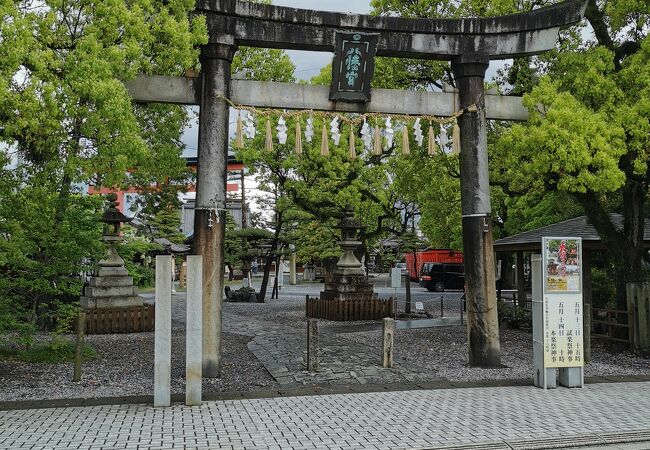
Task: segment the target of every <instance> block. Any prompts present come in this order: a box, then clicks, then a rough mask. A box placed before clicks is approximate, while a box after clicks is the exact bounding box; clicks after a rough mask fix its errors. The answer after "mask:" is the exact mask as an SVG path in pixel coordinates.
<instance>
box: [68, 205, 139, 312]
mask: <svg viewBox="0 0 650 450" xmlns="http://www.w3.org/2000/svg"><path fill="white" fill-rule="evenodd" d="M106 199H107V200H108V202H109V204H108V208H106V211H104V214H103V216H102V222H104V224H105V225H104V234H103V235H102V241H103V242H105V243H106V253H105V254H104V257H103V258H102V259H101V260H100V261H99V267H98V269H97V272H96V273H95V274H94V275H93V276H92V278H91V279H90V286H86V287H85V288H84V295H83V296H82V297H81V306H82V307H83V308H85V309H103V308H128V307H136V306H142V305H143V302H142V298H141V297H139V296H138V288H137V287H135V286H134V285H133V278H132V277H130V276H129V272H128V271H127V270H126V267H124V260H123V259H122V258H121V257H120V255H119V254H118V253H117V245H118V244H119V243H120V242H122V241H123V240H124V237H123V236H122V235H121V233H120V228H121V226H122V222H126V223H128V222H130V221H131V220H132V219H130V218H128V217H126V216H125V215H124V214H122V213H121V212H120V210H119V209H117V206H118V205H119V203H118V202H117V195H115V194H108V195H107V196H106Z"/></svg>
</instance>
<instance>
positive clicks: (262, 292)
mask: <svg viewBox="0 0 650 450" xmlns="http://www.w3.org/2000/svg"><path fill="white" fill-rule="evenodd" d="M272 258H273V256H272V255H268V256H267V257H266V263H264V275H263V276H262V286H260V292H259V293H258V294H257V303H264V298H265V297H266V288H267V286H268V284H269V273H270V272H271V260H272Z"/></svg>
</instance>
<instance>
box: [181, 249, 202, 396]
mask: <svg viewBox="0 0 650 450" xmlns="http://www.w3.org/2000/svg"><path fill="white" fill-rule="evenodd" d="M202 275H203V258H202V257H201V256H188V257H187V306H186V308H187V320H186V327H185V329H186V336H185V404H186V405H188V406H197V405H200V404H201V384H202V382H203V373H202V372H203V369H202V365H203V345H202V344H203V342H202V341H203V339H202V336H203V323H202V320H203V318H202V316H203V303H202V298H203V289H202V288H203V280H202V279H203V276H202Z"/></svg>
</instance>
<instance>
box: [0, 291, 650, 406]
mask: <svg viewBox="0 0 650 450" xmlns="http://www.w3.org/2000/svg"><path fill="white" fill-rule="evenodd" d="M179 301H182V299H180V300H179ZM177 307H179V308H181V309H180V310H179V311H178V312H176V314H177V319H175V321H174V327H173V336H172V392H173V393H183V392H184V372H185V370H184V358H185V345H184V342H185V339H184V332H183V324H182V321H181V320H178V317H182V316H183V314H182V313H183V312H184V311H183V310H182V308H183V307H184V305H182V304H181V305H177ZM224 314H225V315H224V317H225V318H227V320H234V323H231V324H230V325H231V326H230V328H229V330H230V331H234V333H233V332H230V333H224V335H223V355H222V356H223V360H222V378H221V379H214V380H212V379H210V380H204V387H203V388H204V391H205V392H222V391H248V390H267V389H273V388H277V387H278V384H277V383H276V382H275V380H274V379H273V378H272V377H271V376H270V375H269V373H268V372H267V370H266V369H265V368H264V367H263V366H262V364H261V363H260V362H259V361H258V360H257V358H255V356H254V355H253V354H252V353H251V352H250V351H249V350H248V347H247V344H248V342H249V341H250V340H251V339H252V337H251V336H246V334H249V335H250V334H252V333H253V332H254V331H252V330H253V329H252V328H250V327H247V326H246V322H245V320H246V319H247V318H250V319H254V320H255V322H257V323H260V322H265V323H269V324H274V325H282V326H286V327H290V328H294V329H299V330H305V329H306V324H305V317H304V296H295V295H294V296H287V297H286V298H284V299H282V300H268V299H267V303H264V304H257V303H255V304H248V303H225V304H224ZM369 323H373V324H375V325H376V324H377V322H356V323H347V324H346V323H341V322H330V321H321V325H320V326H321V330H322V332H325V333H332V334H334V333H338V334H336V336H337V337H338V338H339V339H341V340H342V344H344V345H349V342H357V343H360V344H365V345H368V346H372V347H374V348H377V349H379V348H380V345H381V332H380V326H377V327H376V329H372V330H371V331H362V330H368V328H369V327H368V324H369ZM355 328H356V329H358V330H359V331H356V332H350V331H353V329H355ZM235 333H237V334H235ZM87 342H88V343H89V344H90V345H91V346H92V347H93V348H94V349H95V351H96V352H97V357H96V358H94V359H92V360H88V361H87V362H86V363H85V364H84V371H83V379H82V381H81V382H79V383H73V382H72V381H71V378H72V363H66V364H33V363H23V362H19V361H0V401H3V400H5V401H6V400H28V399H45V398H50V399H53V398H80V397H83V398H94V397H109V396H111V397H112V396H123V395H151V393H152V392H153V347H154V345H153V333H140V334H123V335H94V336H88V337H87ZM501 351H502V362H503V364H504V367H502V368H499V369H479V368H470V367H468V366H467V331H466V328H465V327H461V326H453V327H443V328H429V329H413V330H400V331H397V332H396V335H395V352H396V353H395V355H396V357H397V358H399V359H401V360H403V361H405V362H406V363H408V364H409V365H410V366H411V367H417V368H419V369H422V370H424V371H431V372H432V374H434V375H435V376H438V377H443V378H446V379H449V380H453V381H472V380H486V379H514V378H532V372H533V369H532V364H531V363H532V336H531V334H530V333H527V332H523V331H515V330H505V329H502V330H501ZM592 354H593V361H592V363H591V364H590V365H588V366H587V367H586V369H585V375H586V376H607V375H650V359H647V358H645V359H644V358H636V357H634V356H633V355H632V354H630V353H627V352H624V353H618V354H613V353H611V352H609V351H607V350H605V349H603V348H602V347H599V346H594V348H593V351H592Z"/></svg>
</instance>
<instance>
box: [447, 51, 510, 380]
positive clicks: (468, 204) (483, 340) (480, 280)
mask: <svg viewBox="0 0 650 450" xmlns="http://www.w3.org/2000/svg"><path fill="white" fill-rule="evenodd" d="M489 63H490V60H489V57H488V56H482V55H477V54H466V55H462V56H458V57H456V58H455V59H453V60H452V69H453V72H454V78H455V79H456V84H457V87H458V91H459V97H460V108H461V109H463V110H464V113H463V115H461V116H460V117H459V119H458V125H459V126H460V134H461V150H460V173H461V182H460V189H461V192H460V193H461V209H462V214H463V219H462V220H463V252H464V254H465V261H466V262H470V263H469V264H465V282H466V284H467V290H466V301H467V324H468V326H467V331H468V334H469V336H468V342H469V346H470V351H469V355H470V361H469V363H470V365H472V366H482V367H498V366H499V365H501V349H500V345H499V321H498V317H497V299H496V286H495V283H496V280H495V274H494V270H495V267H494V250H493V248H492V221H491V217H490V215H491V212H492V208H491V205H490V177H489V171H488V152H487V120H486V116H485V89H484V83H485V71H486V70H487V68H488V65H489ZM473 106H475V107H476V108H473ZM470 107H472V108H470Z"/></svg>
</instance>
